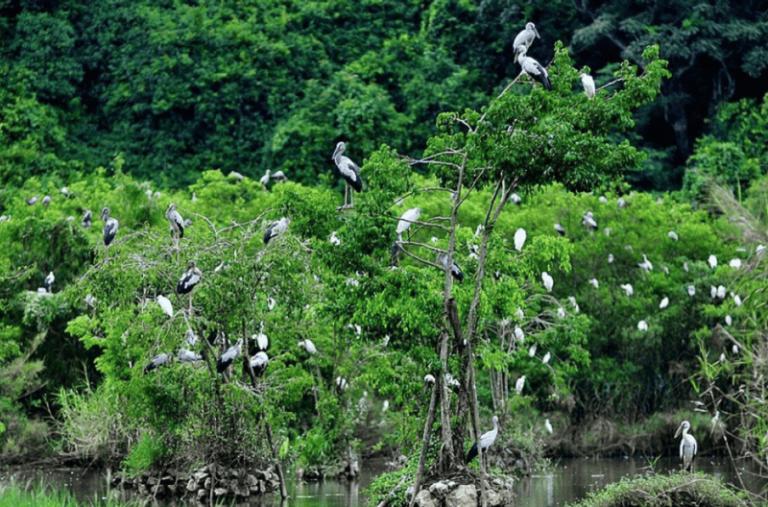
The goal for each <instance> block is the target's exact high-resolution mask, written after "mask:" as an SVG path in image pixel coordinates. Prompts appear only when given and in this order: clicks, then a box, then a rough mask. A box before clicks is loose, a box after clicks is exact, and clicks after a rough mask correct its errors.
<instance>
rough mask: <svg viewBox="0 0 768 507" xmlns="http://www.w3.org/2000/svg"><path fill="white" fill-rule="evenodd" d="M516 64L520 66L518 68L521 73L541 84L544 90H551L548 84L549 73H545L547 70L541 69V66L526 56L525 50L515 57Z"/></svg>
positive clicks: (550, 84)
mask: <svg viewBox="0 0 768 507" xmlns="http://www.w3.org/2000/svg"><path fill="white" fill-rule="evenodd" d="M517 63H519V64H520V68H521V69H522V70H523V72H525V73H526V74H528V75H529V76H531V77H532V78H533V79H534V80H536V81H538V82H539V83H541V84H542V85H543V86H544V88H545V89H547V90H551V89H552V83H550V82H549V73H547V69H545V68H544V67H542V65H541V64H540V63H539V62H538V61H536V60H535V59H534V58H531V57H530V56H527V55H526V54H525V50H523V51H521V52H520V54H519V55H518V56H517Z"/></svg>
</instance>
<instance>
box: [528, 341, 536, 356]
mask: <svg viewBox="0 0 768 507" xmlns="http://www.w3.org/2000/svg"><path fill="white" fill-rule="evenodd" d="M537 350H538V347H537V346H536V344H535V343H534V344H533V345H531V346H530V347H528V357H536V351H537Z"/></svg>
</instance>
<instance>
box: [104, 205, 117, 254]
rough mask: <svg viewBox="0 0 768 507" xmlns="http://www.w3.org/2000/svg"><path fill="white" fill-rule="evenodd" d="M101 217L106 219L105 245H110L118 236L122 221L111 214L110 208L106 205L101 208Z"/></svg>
mask: <svg viewBox="0 0 768 507" xmlns="http://www.w3.org/2000/svg"><path fill="white" fill-rule="evenodd" d="M101 219H102V220H103V221H104V246H109V245H110V243H112V241H114V239H115V236H117V229H118V228H119V227H120V222H118V221H117V219H116V218H112V217H110V216H109V208H106V207H105V208H103V209H102V210H101Z"/></svg>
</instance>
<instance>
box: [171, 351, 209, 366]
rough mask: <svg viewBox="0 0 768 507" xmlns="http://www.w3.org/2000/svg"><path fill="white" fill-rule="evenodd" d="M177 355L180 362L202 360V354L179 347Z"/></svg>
mask: <svg viewBox="0 0 768 507" xmlns="http://www.w3.org/2000/svg"><path fill="white" fill-rule="evenodd" d="M177 357H178V358H179V362H180V363H196V362H197V361H202V360H203V356H201V355H200V354H197V353H196V352H193V351H191V350H189V349H179V353H178V355H177Z"/></svg>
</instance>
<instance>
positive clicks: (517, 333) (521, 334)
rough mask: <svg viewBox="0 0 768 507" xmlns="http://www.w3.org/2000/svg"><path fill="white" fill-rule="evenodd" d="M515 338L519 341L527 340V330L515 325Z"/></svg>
mask: <svg viewBox="0 0 768 507" xmlns="http://www.w3.org/2000/svg"><path fill="white" fill-rule="evenodd" d="M515 340H517V341H519V342H523V341H525V331H523V328H521V327H520V326H515Z"/></svg>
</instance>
